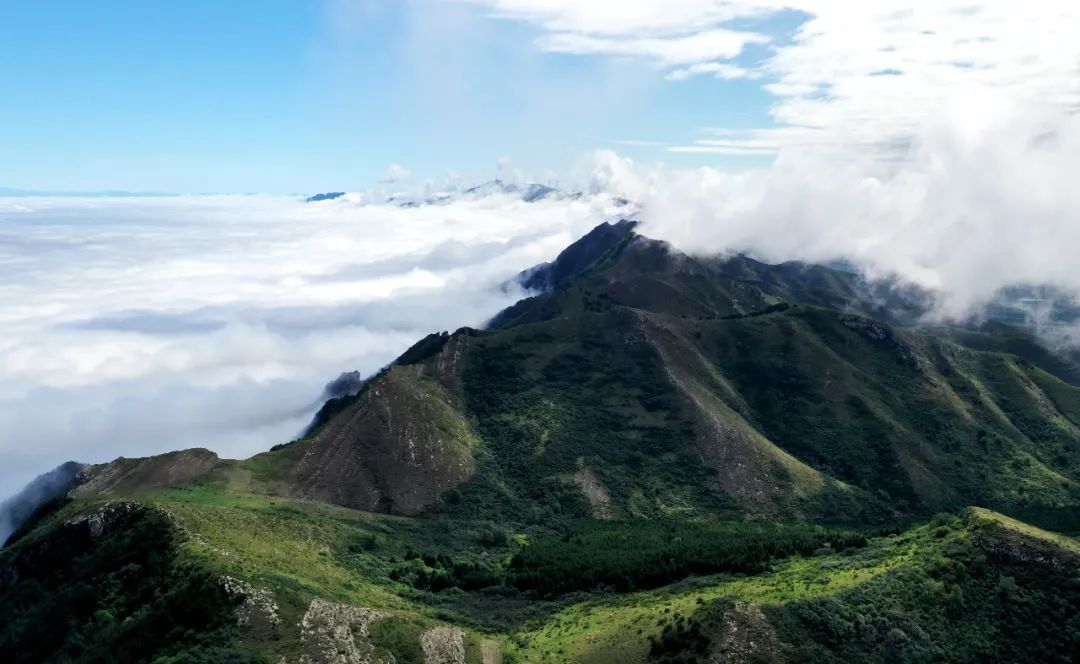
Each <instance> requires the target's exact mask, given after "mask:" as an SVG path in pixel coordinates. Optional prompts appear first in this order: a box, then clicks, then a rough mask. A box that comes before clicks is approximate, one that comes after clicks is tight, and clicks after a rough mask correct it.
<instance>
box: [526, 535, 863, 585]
mask: <svg viewBox="0 0 1080 664" xmlns="http://www.w3.org/2000/svg"><path fill="white" fill-rule="evenodd" d="M865 545H866V537H865V535H863V534H860V533H857V532H854V531H844V530H838V529H833V528H823V527H821V526H811V525H791V526H784V525H779V524H766V523H724V524H715V523H695V522H672V521H651V522H650V521H639V522H621V523H616V522H600V523H595V522H590V523H583V524H579V525H577V526H575V527H574V528H572V529H571V530H570V532H568V533H567V534H566V535H564V536H562V537H553V536H547V537H540V538H536V539H534V540H532V541H530V542H529V544H528V545H527V546H526V547H524V548H523V549H522V550H521V551H520V552H518V554H517V555H515V556H514V558H513V560H512V561H511V563H510V582H511V583H512V584H513V585H515V586H517V587H518V588H520V589H522V590H535V591H536V592H537V593H538V594H540V595H541V596H550V595H557V594H560V593H566V592H571V591H574V590H591V589H593V588H596V587H597V586H607V587H610V588H613V589H615V590H618V591H622V592H626V591H632V590H637V589H643V588H652V587H656V586H660V585H665V584H668V583H672V582H674V581H678V580H680V579H683V578H685V577H687V576H689V575H691V574H699V575H702V574H714V573H716V572H745V573H759V572H763V571H765V570H767V569H769V567H770V566H771V564H772V562H773V561H774V560H776V559H778V558H785V557H787V556H791V555H794V554H802V555H808V554H811V553H813V552H814V551H815V550H818V549H823V548H824V549H825V550H828V551H834V550H835V551H838V550H842V549H847V548H849V547H861V546H865Z"/></svg>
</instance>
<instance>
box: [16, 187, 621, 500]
mask: <svg viewBox="0 0 1080 664" xmlns="http://www.w3.org/2000/svg"><path fill="white" fill-rule="evenodd" d="M362 200H363V198H362V197H356V196H349V197H346V198H345V199H338V200H336V201H332V202H330V203H328V204H320V205H308V204H304V203H301V202H298V201H296V200H294V199H291V198H284V197H268V196H250V197H243V196H241V197H174V198H156V199H71V198H68V199H45V198H21V199H2V198H0V301H2V302H3V303H4V306H3V307H0V330H3V333H2V334H0V367H3V370H2V371H0V458H3V460H4V462H3V463H2V464H0V494H4V495H6V494H10V493H12V492H13V491H15V490H16V489H17V488H18V487H19V486H20V485H21V484H22V483H24V482H26V481H28V480H29V479H31V478H32V477H33V476H35V475H36V474H38V473H40V472H42V471H44V470H46V469H48V468H51V467H53V466H55V465H57V464H58V463H60V462H62V461H65V460H68V459H76V460H81V461H91V462H100V461H105V460H109V459H112V458H114V457H115V456H117V455H126V456H141V455H146V454H153V453H158V452H163V451H167V450H172V449H178V448H184V447H193V446H203V447H209V448H211V449H214V450H216V451H218V452H219V453H221V454H223V455H226V456H233V457H235V456H246V455H249V454H251V453H254V452H257V451H260V450H264V449H267V448H268V447H270V446H271V445H274V444H276V443H280V442H284V441H287V440H289V439H290V438H291V437H292V436H294V435H296V434H297V433H298V432H299V431H300V429H301V428H302V427H303V426H304V424H306V422H307V421H308V418H310V416H311V415H312V412H313V410H314V408H316V407H317V405H318V404H317V403H316V401H317V399H318V397H319V394H320V393H321V391H322V388H323V386H324V385H325V384H326V382H328V381H329V380H331V379H333V378H335V377H336V376H337V375H338V374H339V373H341V372H343V371H347V370H351V369H358V370H360V371H361V372H362V373H365V374H368V373H370V372H373V371H375V370H377V369H378V368H379V367H380V366H382V365H383V364H385V363H386V362H388V361H390V360H391V359H393V358H394V357H395V356H396V355H397V354H399V353H400V352H401V351H403V350H404V349H405V348H406V347H408V346H409V345H410V344H412V343H413V342H414V341H416V340H417V339H418V338H420V337H421V336H423V335H425V334H428V333H430V332H432V331H438V330H452V329H456V328H457V327H460V326H462V325H480V324H482V323H483V322H484V321H485V319H487V318H488V317H489V316H491V315H492V314H494V313H495V312H497V311H498V310H499V309H501V308H502V307H504V306H506V305H508V304H510V303H511V302H512V301H513V300H514V299H515V298H514V295H513V294H506V293H503V292H501V291H500V290H499V289H497V288H495V287H494V286H495V285H497V284H500V283H502V281H503V280H505V279H506V278H508V277H510V276H511V275H513V274H515V273H516V272H517V271H518V270H521V269H523V268H524V267H527V266H529V265H532V264H534V263H536V262H539V261H541V260H548V259H550V258H551V257H552V256H553V255H555V254H556V253H557V252H558V251H559V250H561V249H562V248H563V247H564V246H565V245H566V244H568V243H569V242H570V241H572V239H573V238H574V237H575V236H577V235H579V234H581V233H584V232H585V231H586V230H588V228H590V227H591V226H592V225H595V224H596V223H599V222H600V221H601V220H602V219H603V218H605V216H606V215H607V214H608V213H610V211H611V208H609V207H606V203H605V202H604V200H602V199H592V200H582V201H569V200H566V201H554V200H552V201H547V200H545V201H540V202H537V203H532V204H526V203H522V202H520V201H516V200H512V199H511V198H508V197H491V198H487V199H479V200H470V201H460V202H456V203H452V204H449V205H443V206H422V207H419V208H414V209H402V208H399V207H396V206H391V205H364V204H362V203H361V202H359V201H362Z"/></svg>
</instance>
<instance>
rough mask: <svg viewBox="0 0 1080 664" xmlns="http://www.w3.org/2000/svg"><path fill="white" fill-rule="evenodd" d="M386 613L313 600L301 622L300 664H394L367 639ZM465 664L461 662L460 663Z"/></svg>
mask: <svg viewBox="0 0 1080 664" xmlns="http://www.w3.org/2000/svg"><path fill="white" fill-rule="evenodd" d="M386 616H387V614H386V613H384V612H382V611H378V610H376V609H365V608H361V607H357V606H348V605H346V604H336V603H334V602H328V601H326V600H323V599H315V600H312V602H311V606H309V607H308V610H307V613H305V614H304V618H303V620H301V622H300V628H301V635H300V639H301V641H302V643H303V647H304V655H303V656H302V657H301V658H300V661H301V663H302V664H394V657H393V655H388V654H379V652H378V650H377V649H376V648H375V646H374V645H372V644H371V641H370V640H369V638H368V634H369V630H370V628H371V625H372V624H373V623H375V622H376V621H378V620H379V619H381V618H385V617H386ZM462 661H464V660H462Z"/></svg>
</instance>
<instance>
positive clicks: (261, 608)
mask: <svg viewBox="0 0 1080 664" xmlns="http://www.w3.org/2000/svg"><path fill="white" fill-rule="evenodd" d="M220 583H221V587H222V589H223V590H224V591H225V593H226V594H227V595H228V596H229V597H232V598H234V599H236V600H238V601H239V602H240V605H239V606H238V607H236V624H237V626H238V627H252V628H269V629H271V630H276V629H277V628H278V626H279V625H281V617H280V616H279V615H278V605H277V602H276V601H274V594H273V593H272V592H270V591H269V590H267V589H266V588H256V587H255V586H253V585H251V584H250V583H247V582H246V581H241V580H240V579H235V578H233V577H231V576H224V577H222V578H221V580H220Z"/></svg>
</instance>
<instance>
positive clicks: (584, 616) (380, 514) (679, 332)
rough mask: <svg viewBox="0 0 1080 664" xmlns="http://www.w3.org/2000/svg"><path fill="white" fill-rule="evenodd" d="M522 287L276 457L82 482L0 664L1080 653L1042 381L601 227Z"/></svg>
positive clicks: (38, 536)
mask: <svg viewBox="0 0 1080 664" xmlns="http://www.w3.org/2000/svg"><path fill="white" fill-rule="evenodd" d="M520 281H521V283H522V285H523V286H525V287H526V288H528V289H530V290H532V291H533V292H537V293H538V294H537V295H535V296H533V297H529V298H527V299H525V300H522V301H521V302H519V303H517V304H516V305H514V306H513V307H510V308H509V309H507V310H506V311H504V312H502V313H500V314H499V315H498V316H497V317H496V318H495V319H494V320H493V321H492V322H491V323H490V324H489V326H488V327H487V329H484V330H474V329H462V330H458V331H456V332H454V333H452V334H451V333H446V332H443V333H437V334H432V335H430V336H428V337H426V338H425V339H422V340H420V341H418V342H417V343H416V344H415V345H414V346H413V347H412V348H410V349H409V350H408V351H407V352H406V353H404V354H403V355H402V356H401V357H400V358H398V359H397V360H396V361H395V362H394V363H393V364H391V365H390V366H389V367H387V368H386V369H384V370H383V371H381V372H379V373H378V374H376V375H375V376H372V377H371V378H370V379H368V380H366V381H364V382H363V384H362V385H361V386H359V389H358V391H356V392H355V393H354V394H351V395H347V396H343V397H339V398H335V399H332V400H330V401H328V402H327V403H326V404H325V405H324V407H323V408H322V410H321V411H320V412H319V414H318V415H317V417H316V419H315V422H314V423H313V426H312V427H311V430H310V431H309V432H308V434H307V435H305V437H304V438H302V439H301V440H297V441H294V442H291V443H288V444H284V445H280V446H277V447H275V448H274V449H273V450H271V451H268V452H266V453H263V454H260V455H257V456H255V457H253V458H251V459H248V460H244V461H232V460H223V459H219V458H218V457H217V456H216V455H214V454H213V453H212V452H209V451H206V450H187V451H182V452H175V453H172V454H167V455H162V456H158V457H151V458H146V459H119V460H117V461H114V462H112V463H110V464H104V465H99V466H87V467H83V468H82V469H81V472H78V473H77V475H75V480H74V486H72V487H71V488H70V490H68V491H66V493H65V492H64V491H59V492H57V494H56V495H55V496H53V497H54V498H55V499H54V500H51V501H50V502H49V503H48V504H47V505H44V506H42V508H41V509H39V510H37V513H36V514H35V515H34V516H33V517H32V518H31V519H30V520H29V522H28V523H27V524H26V525H24V527H23V528H22V530H21V531H20V532H19V533H17V534H16V536H15V538H14V543H13V544H11V545H10V546H8V547H7V548H6V549H5V550H4V551H3V552H2V553H0V565H2V567H0V606H2V607H4V608H3V609H0V613H2V614H3V615H0V618H2V619H3V620H0V624H3V625H4V627H2V628H0V654H2V655H4V656H5V659H11V661H20V660H19V657H22V660H21V661H39V660H41V659H47V658H58V659H60V658H64V657H69V658H73V659H81V660H83V661H97V660H101V661H105V660H109V661H147V660H150V659H154V658H155V657H161V658H163V659H162V661H261V660H267V661H275V662H277V661H281V660H283V659H284V660H285V661H310V662H391V661H395V662H409V661H417V662H484V663H485V664H487V663H492V662H499V661H507V662H509V661H522V662H524V661H531V662H561V661H567V662H569V661H588V662H635V661H640V662H644V661H657V662H676V661H681V662H690V661H792V662H796V661H799V662H801V661H842V660H847V661H851V660H855V661H987V660H995V661H1018V660H1019V659H1030V658H1032V657H1034V658H1035V660H1036V661H1071V658H1072V657H1073V654H1074V653H1075V652H1078V651H1080V650H1078V647H1080V623H1078V618H1077V616H1080V586H1078V584H1077V578H1078V576H1077V574H1078V570H1080V566H1078V560H1080V545H1078V544H1077V542H1076V541H1075V540H1073V539H1071V538H1070V537H1068V536H1067V535H1061V534H1055V533H1053V532H1050V531H1046V530H1041V529H1040V528H1039V527H1037V526H1042V527H1045V528H1049V529H1050V530H1055V529H1057V530H1064V531H1066V532H1070V533H1075V532H1076V531H1077V530H1078V529H1080V520H1078V518H1077V514H1078V513H1080V509H1078V508H1080V485H1078V483H1080V428H1078V427H1080V388H1078V387H1077V386H1076V385H1074V384H1073V382H1071V381H1074V380H1075V378H1074V373H1072V372H1073V371H1074V370H1075V367H1073V366H1072V364H1071V363H1070V362H1069V361H1068V360H1067V359H1062V358H1060V357H1057V356H1056V355H1054V354H1052V353H1050V352H1048V351H1046V350H1045V349H1043V348H1041V347H1040V346H1039V345H1038V344H1037V343H1036V342H1035V341H1034V340H1033V339H1032V338H1031V337H1029V336H1027V335H1026V334H1025V333H1024V332H1023V331H1022V330H1018V329H1015V328H1009V327H1005V326H997V327H992V328H985V329H982V330H975V329H941V328H922V327H918V326H915V325H913V321H915V320H917V317H918V314H919V313H920V312H921V311H922V310H923V309H924V308H925V307H926V306H927V305H926V297H927V295H926V294H923V293H918V292H913V291H910V290H909V291H905V290H903V289H900V288H896V287H892V286H888V285H886V286H882V285H871V284H868V283H866V282H865V281H863V280H862V279H861V278H860V277H859V275H857V274H855V273H853V272H850V271H846V270H842V269H833V268H829V267H825V266H817V265H806V264H800V263H788V264H782V265H766V264H763V263H759V262H756V261H753V260H752V259H749V258H747V257H742V256H735V257H716V258H701V257H691V256H688V255H685V254H682V253H680V252H678V251H676V250H675V249H673V248H672V247H670V246H668V245H666V244H665V243H662V242H658V241H655V240H651V239H649V238H647V237H645V236H643V235H640V234H639V233H638V232H637V226H636V224H634V223H633V222H628V221H623V222H619V223H617V224H603V225H601V226H599V227H597V228H596V229H594V230H593V231H592V232H590V233H589V234H588V235H586V236H585V237H583V238H582V239H581V240H579V241H578V242H576V243H574V244H573V245H571V246H570V247H568V248H567V249H566V250H565V251H564V252H563V253H562V254H560V256H559V257H558V258H557V259H556V260H555V261H554V262H552V263H550V264H545V265H541V266H537V267H535V268H532V269H530V270H527V271H525V272H524V273H522V275H521V276H520ZM1005 349H1008V350H1011V351H1013V352H1014V353H1018V354H1008V353H1004V352H1000V351H1002V350H1005ZM65 476H67V475H65ZM969 505H978V506H980V509H965V508H967V506H969ZM985 508H989V509H985ZM990 510H994V511H990ZM938 512H948V513H952V514H954V515H958V516H949V515H946V514H939V515H938V516H933V515H934V514H935V513H938ZM1006 514H1007V515H1010V516H1005V515H1006ZM1018 519H1019V520H1018ZM1025 521H1028V522H1032V523H1034V524H1036V525H1029V524H1028V523H1025ZM101 588H109V589H111V590H108V591H106V592H104V593H102V592H100V591H99V589H101ZM55 624H63V625H66V627H65V629H64V631H65V634H66V636H65V637H64V639H63V640H62V641H57V640H53V639H45V638H43V632H42V630H44V629H46V627H47V626H48V625H55ZM1046 625H1057V626H1058V627H1056V628H1055V629H1054V630H1047V628H1046V627H1045V626H1046ZM170 658H171V659H170Z"/></svg>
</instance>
